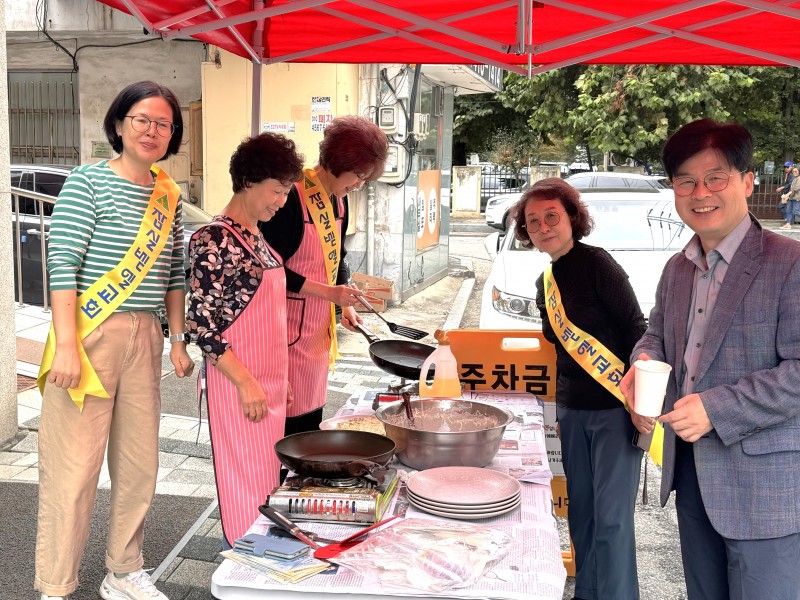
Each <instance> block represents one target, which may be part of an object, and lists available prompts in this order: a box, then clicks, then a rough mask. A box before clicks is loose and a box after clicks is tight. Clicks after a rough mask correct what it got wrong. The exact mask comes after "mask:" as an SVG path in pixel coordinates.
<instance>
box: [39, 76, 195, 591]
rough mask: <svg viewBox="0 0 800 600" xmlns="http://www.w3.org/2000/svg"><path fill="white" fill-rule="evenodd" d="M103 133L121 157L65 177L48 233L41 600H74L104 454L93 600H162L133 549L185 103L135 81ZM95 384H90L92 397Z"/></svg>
mask: <svg viewBox="0 0 800 600" xmlns="http://www.w3.org/2000/svg"><path fill="white" fill-rule="evenodd" d="M103 128H104V130H105V133H106V136H107V137H108V140H109V142H110V143H111V145H112V147H113V148H114V150H115V151H116V152H118V153H119V155H118V156H117V157H116V158H114V159H112V160H108V161H102V162H100V163H98V164H91V165H84V166H81V167H78V168H77V169H75V170H74V171H73V172H72V173H71V174H70V176H69V178H68V179H67V181H66V182H65V184H64V187H63V189H62V191H61V193H60V194H59V197H58V201H57V202H56V205H55V209H54V211H53V217H52V222H51V228H50V242H49V255H48V259H47V267H48V271H49V273H50V281H51V290H52V291H51V302H52V306H53V330H52V331H51V336H52V335H53V333H54V338H53V339H54V344H53V346H54V353H53V354H52V356H50V357H49V359H47V355H48V352H47V351H46V352H45V357H46V359H43V364H49V366H50V368H49V372H48V373H46V378H47V379H46V383H45V384H44V391H43V398H42V413H41V419H42V421H41V426H40V429H39V482H40V488H39V523H38V532H37V538H36V581H35V585H36V589H38V590H40V591H41V592H42V599H43V600H44V599H47V598H66V597H68V595H69V594H70V593H72V592H73V591H74V590H75V589H76V588H77V585H78V568H79V565H80V560H81V556H82V553H83V550H84V547H85V545H86V540H87V536H88V533H89V524H90V521H91V514H92V508H93V505H94V499H95V494H96V489H97V483H98V477H99V475H100V469H101V467H102V465H103V455H104V453H105V451H106V445H107V446H108V470H109V475H110V478H111V514H110V523H109V532H108V542H107V550H106V566H107V568H108V570H109V573H108V575H107V576H106V578H105V579H104V580H103V583H102V585H101V588H100V595H101V596H102V597H103V598H106V599H115V600H116V599H123V598H124V599H126V600H130V599H136V598H148V599H150V600H153V599H155V600H166V596H165V595H164V594H162V593H160V592H159V591H158V590H156V588H155V586H154V585H153V584H152V583H151V582H150V579H149V577H148V575H147V573H145V572H144V571H143V570H142V565H143V557H142V538H143V524H144V519H145V515H146V514H147V511H148V509H149V507H150V503H151V501H152V499H153V495H154V493H155V487H156V475H157V472H158V426H159V421H160V412H161V397H160V381H161V356H162V353H163V347H164V338H163V335H162V332H161V324H160V319H159V313H162V312H164V310H166V314H167V320H168V322H169V325H170V329H171V330H172V331H173V332H175V333H176V334H180V335H175V336H172V339H171V341H172V340H173V339H175V340H178V339H181V338H182V332H183V331H184V296H185V276H184V272H183V225H182V212H181V199H180V195H179V188H177V186H176V185H175V183H174V182H173V181H172V180H171V179H169V177H168V176H166V174H165V173H163V172H162V171H160V169H158V168H157V167H155V166H154V165H153V163H155V162H157V161H160V160H162V159H164V158H166V157H168V156H170V155H172V154H175V153H176V152H177V151H178V149H179V147H180V143H181V136H182V132H183V120H182V117H181V109H180V104H179V102H178V99H177V98H176V97H175V95H174V94H173V93H172V92H171V91H170V90H169V89H167V88H165V87H163V86H161V85H159V84H156V83H153V82H150V81H141V82H138V83H134V84H131V85H129V86H128V87H126V88H125V89H124V90H122V91H121V92H120V93H119V94H118V95H117V97H116V99H115V100H114V101H113V103H112V104H111V106H110V108H109V109H108V112H107V114H106V116H105V120H104V122H103ZM98 321H99V322H100V323H99V324H97V322H98ZM84 351H85V355H84ZM170 359H171V360H172V363H173V365H174V366H175V372H176V374H177V375H178V376H179V377H184V376H187V375H189V374H190V373H191V371H192V367H193V366H194V363H193V362H192V360H191V359H190V358H189V355H188V354H187V352H186V345H185V343H184V342H183V341H176V342H175V343H173V345H172V348H171V351H170ZM50 361H52V362H50ZM43 370H45V369H43ZM95 373H96V375H95ZM43 375H44V374H43ZM92 378H94V381H96V382H98V383H97V385H96V386H94V387H91V386H87V381H88V380H90V379H92ZM98 390H99V391H98Z"/></svg>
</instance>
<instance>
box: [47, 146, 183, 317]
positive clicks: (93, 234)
mask: <svg viewBox="0 0 800 600" xmlns="http://www.w3.org/2000/svg"><path fill="white" fill-rule="evenodd" d="M153 186H154V184H151V185H147V186H142V185H137V184H134V183H131V182H130V181H128V180H127V179H123V178H122V177H119V176H118V175H117V174H116V173H114V171H112V170H111V168H110V167H109V166H108V161H103V162H100V163H97V164H91V165H83V166H80V167H78V168H76V169H75V170H74V171H72V173H70V175H69V177H67V180H66V182H64V187H63V188H62V189H61V193H60V194H59V195H58V200H57V201H56V204H55V207H54V208H53V216H52V221H51V223H50V241H49V243H48V255H47V270H48V272H49V273H50V289H53V290H77V293H78V295H80V294H82V293H83V292H85V291H86V290H87V289H88V288H89V287H90V286H91V285H92V284H93V283H94V282H95V281H97V280H98V279H100V277H102V276H103V275H105V274H106V273H107V272H108V271H110V270H111V269H112V268H114V267H115V266H116V265H117V264H119V262H120V261H121V260H122V258H123V257H124V256H125V253H126V252H127V251H128V249H129V248H130V247H131V246H132V245H133V243H134V240H135V239H136V234H137V233H138V232H139V226H140V225H141V223H142V217H143V216H144V212H145V209H146V208H147V205H148V203H149V201H150V195H151V194H152V193H153ZM181 202H182V200H179V201H178V207H177V209H176V211H175V219H174V221H173V223H172V233H171V235H170V237H169V239H168V240H167V243H166V245H165V246H164V249H163V250H162V251H161V254H160V255H159V256H158V259H157V260H156V261H155V263H154V264H153V266H152V267H151V268H150V271H149V272H148V273H147V276H146V277H145V278H144V280H143V281H142V282H141V283H140V285H139V287H137V288H136V290H135V291H134V292H133V293H132V294H131V296H130V297H129V298H128V299H127V300H126V301H125V302H123V303H122V305H121V306H120V307H119V308H118V309H117V310H118V311H126V310H142V311H153V312H160V311H162V310H163V309H164V295H165V294H166V293H167V292H168V291H172V290H178V289H180V290H182V289H185V275H184V270H183V265H184V259H183V252H184V250H183V210H182V203H181ZM175 240H177V243H174V242H175Z"/></svg>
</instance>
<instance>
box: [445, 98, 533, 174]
mask: <svg viewBox="0 0 800 600" xmlns="http://www.w3.org/2000/svg"><path fill="white" fill-rule="evenodd" d="M454 111H455V117H454V119H453V163H454V164H462V165H463V164H466V156H467V154H468V153H471V152H475V153H478V154H483V155H484V156H486V155H488V153H489V152H490V150H491V140H492V139H493V137H494V135H495V133H496V132H497V131H499V130H501V129H506V130H510V131H526V132H527V131H528V130H529V129H530V126H529V125H528V119H527V115H526V114H525V113H524V112H519V111H517V110H516V109H514V108H511V107H507V106H504V105H503V103H502V102H501V101H500V99H499V98H497V97H496V96H495V94H469V95H465V96H456V98H455V109H454Z"/></svg>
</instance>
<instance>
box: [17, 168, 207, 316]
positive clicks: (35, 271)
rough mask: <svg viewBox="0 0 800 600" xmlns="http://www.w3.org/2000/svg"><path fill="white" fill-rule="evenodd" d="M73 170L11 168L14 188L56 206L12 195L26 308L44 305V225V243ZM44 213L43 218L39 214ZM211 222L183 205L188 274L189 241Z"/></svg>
mask: <svg viewBox="0 0 800 600" xmlns="http://www.w3.org/2000/svg"><path fill="white" fill-rule="evenodd" d="M74 168H75V167H74V166H70V165H11V186H12V187H16V188H20V189H23V190H28V191H32V192H36V193H39V194H45V195H47V196H51V197H52V199H53V203H50V202H43V203H41V204H40V203H39V202H37V201H36V200H31V199H30V198H25V197H23V196H15V195H13V194H12V196H11V197H12V204H11V228H12V239H14V240H15V241H14V243H13V244H12V246H13V259H14V263H13V265H14V266H13V269H14V298H15V300H17V301H19V293H18V291H17V289H18V288H17V281H18V274H17V242H16V239H17V215H16V206H15V204H14V199H15V198H19V220H20V228H19V246H20V249H21V251H20V257H21V263H22V298H23V302H25V303H26V304H35V305H41V304H42V250H41V247H42V246H41V229H42V223H43V225H44V234H45V242H46V241H47V237H48V232H49V231H50V217H51V215H52V213H53V206H54V203H55V200H56V197H57V196H58V194H59V192H61V188H62V187H63V186H64V181H66V179H67V176H68V175H69V174H70V173H71V172H72V170H73V169H74ZM40 213H41V214H40ZM210 220H211V215H209V214H208V213H207V212H205V211H204V210H202V209H200V208H198V207H197V206H194V205H193V204H191V203H189V202H184V203H183V227H184V228H183V241H184V247H185V249H186V263H185V267H186V272H187V275H188V272H189V240H190V238H191V236H192V234H193V233H194V232H195V231H197V230H198V229H199V228H200V227H202V226H203V225H205V224H206V223H208V222H209V221H210ZM45 276H46V275H45Z"/></svg>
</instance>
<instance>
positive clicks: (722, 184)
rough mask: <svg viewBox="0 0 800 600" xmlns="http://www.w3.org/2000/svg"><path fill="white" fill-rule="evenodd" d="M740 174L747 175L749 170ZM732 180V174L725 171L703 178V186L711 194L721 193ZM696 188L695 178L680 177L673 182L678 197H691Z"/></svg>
mask: <svg viewBox="0 0 800 600" xmlns="http://www.w3.org/2000/svg"><path fill="white" fill-rule="evenodd" d="M738 173H739V175H741V174H743V173H747V169H745V170H744V171H738ZM730 179H731V174H729V173H725V172H724V171H716V172H714V173H709V174H708V175H706V176H705V177H703V185H705V186H706V189H707V190H708V191H709V192H721V191H722V190H724V189H725V188H726V187H728V182H729V181H730ZM696 187H697V179H695V178H694V177H678V178H677V179H673V180H672V189H673V190H674V191H675V195H676V196H690V195H691V194H692V193H693V192H694V190H695V188H696Z"/></svg>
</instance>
